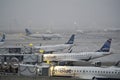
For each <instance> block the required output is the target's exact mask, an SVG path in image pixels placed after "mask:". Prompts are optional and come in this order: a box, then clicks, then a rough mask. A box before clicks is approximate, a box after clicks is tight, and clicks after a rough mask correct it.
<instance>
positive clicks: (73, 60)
mask: <svg viewBox="0 0 120 80" xmlns="http://www.w3.org/2000/svg"><path fill="white" fill-rule="evenodd" d="M59 61H72V62H75V61H80V60H78V59H61V60H59Z"/></svg>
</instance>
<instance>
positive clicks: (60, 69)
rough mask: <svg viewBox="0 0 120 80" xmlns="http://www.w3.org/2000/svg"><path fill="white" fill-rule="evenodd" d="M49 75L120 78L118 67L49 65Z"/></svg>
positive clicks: (96, 79) (91, 79)
mask: <svg viewBox="0 0 120 80" xmlns="http://www.w3.org/2000/svg"><path fill="white" fill-rule="evenodd" d="M49 74H50V76H62V77H75V78H80V79H85V80H120V68H119V67H117V65H116V66H111V67H92V66H87V67H86V66H51V67H50V73H49Z"/></svg>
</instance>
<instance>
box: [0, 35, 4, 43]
mask: <svg viewBox="0 0 120 80" xmlns="http://www.w3.org/2000/svg"><path fill="white" fill-rule="evenodd" d="M4 43H5V34H3V36H2V39H1V40H0V45H3V44H4Z"/></svg>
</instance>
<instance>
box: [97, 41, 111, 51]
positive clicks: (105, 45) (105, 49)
mask: <svg viewBox="0 0 120 80" xmlns="http://www.w3.org/2000/svg"><path fill="white" fill-rule="evenodd" d="M111 41H112V39H108V40H107V41H106V42H105V43H104V45H103V46H102V47H101V49H100V50H97V52H109V51H110V46H111Z"/></svg>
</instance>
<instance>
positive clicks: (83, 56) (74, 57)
mask: <svg viewBox="0 0 120 80" xmlns="http://www.w3.org/2000/svg"><path fill="white" fill-rule="evenodd" d="M107 54H110V52H81V53H60V54H44V55H43V58H44V61H81V60H83V61H84V60H88V59H94V58H98V57H102V56H104V55H107Z"/></svg>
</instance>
